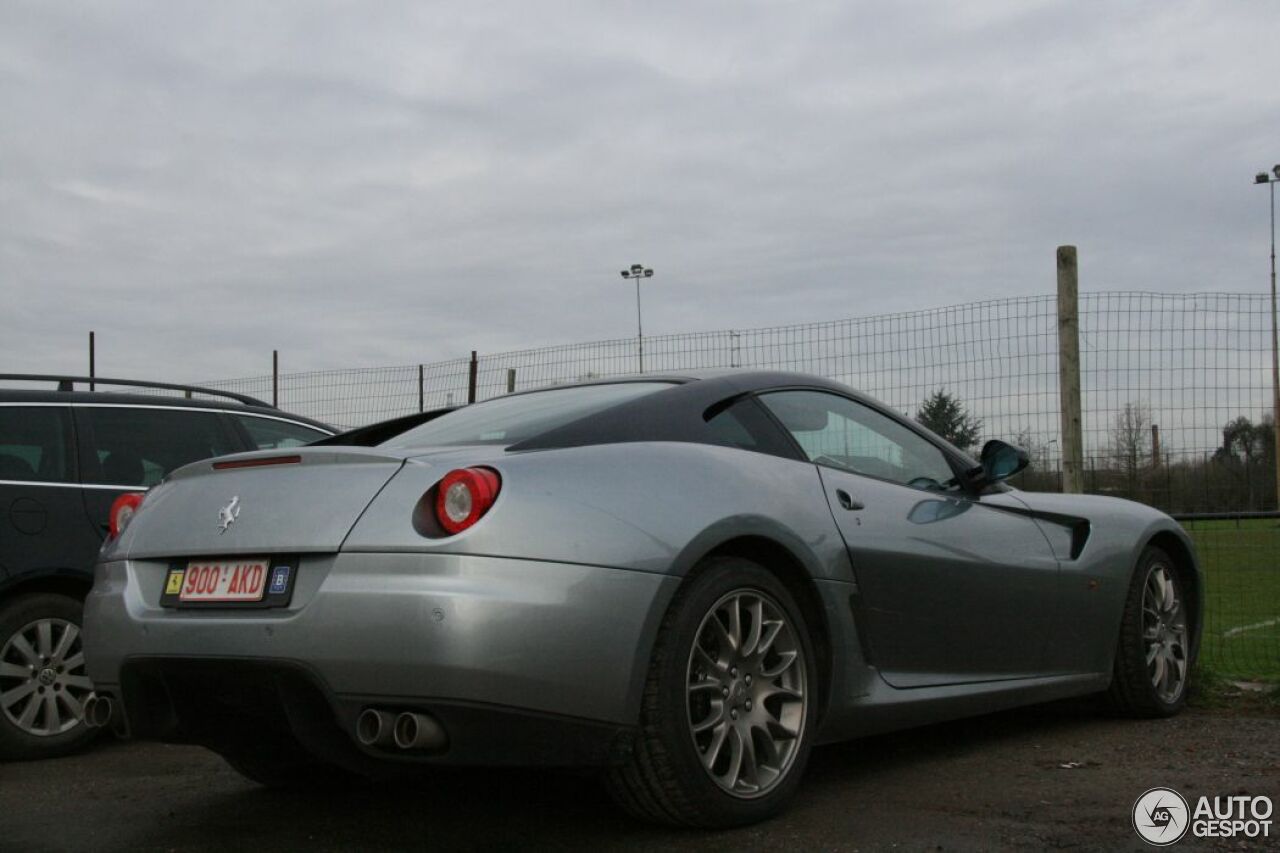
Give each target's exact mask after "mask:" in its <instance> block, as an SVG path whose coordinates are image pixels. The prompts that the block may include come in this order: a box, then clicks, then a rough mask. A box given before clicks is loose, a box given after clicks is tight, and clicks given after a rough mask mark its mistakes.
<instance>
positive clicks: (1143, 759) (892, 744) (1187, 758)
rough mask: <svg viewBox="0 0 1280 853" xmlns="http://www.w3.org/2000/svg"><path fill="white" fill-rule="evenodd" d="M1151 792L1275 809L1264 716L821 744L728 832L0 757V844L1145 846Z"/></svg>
mask: <svg viewBox="0 0 1280 853" xmlns="http://www.w3.org/2000/svg"><path fill="white" fill-rule="evenodd" d="M1157 785H1162V786H1167V787H1171V788H1174V789H1175V790H1177V791H1179V792H1181V793H1182V794H1183V795H1184V796H1186V797H1188V798H1189V799H1190V798H1192V796H1193V795H1194V796H1199V795H1201V794H1207V795H1211V796H1212V795H1228V794H1241V793H1248V794H1265V795H1268V796H1270V797H1272V799H1273V801H1275V800H1280V717H1276V716H1259V715H1239V714H1231V713H1226V712H1219V711H1214V712H1206V711H1193V712H1188V713H1185V714H1183V715H1182V716H1180V717H1177V718H1174V719H1171V720H1160V721H1143V722H1135V721H1128V720H1117V719H1109V718H1105V717H1100V716H1099V715H1098V714H1097V713H1096V712H1095V711H1094V710H1093V709H1092V708H1091V707H1089V706H1087V705H1082V704H1080V703H1068V704H1056V705H1047V706H1040V707H1036V708H1031V709H1027V710H1021V711H1016V712H1010V713H1004V714H997V715H992V716H987V717H981V718H977V719H972V720H965V721H961V722H956V723H948V724H943V725H937V726H931V727H928V728H924V729H917V730H914V731H908V732H902V733H897V734H893V735H885V736H881V737H876V738H869V739H864V740H861V741H855V742H852V743H848V744H842V745H839V746H834V747H824V748H822V749H819V750H817V751H815V753H814V756H813V760H812V762H811V764H810V767H809V772H808V774H807V777H806V781H805V784H804V785H803V786H802V788H801V790H800V796H799V797H798V799H797V800H796V802H795V804H794V806H793V808H792V809H791V810H790V811H789V812H787V813H786V814H785V815H784V816H782V817H781V818H778V819H777V820H774V821H772V822H770V823H767V824H762V825H759V826H755V827H750V828H747V829H742V830H737V831H733V832H725V833H708V832H687V831H673V830H670V829H663V828H656V827H650V826H646V825H643V824H639V823H636V822H633V821H632V820H630V819H629V818H627V817H626V816H625V815H623V814H622V813H621V812H619V811H618V810H617V809H616V808H615V807H614V806H613V805H612V803H611V802H610V801H609V799H608V798H607V796H606V795H605V794H604V793H603V791H602V790H601V789H600V787H599V786H598V785H596V784H595V782H594V780H592V779H589V778H584V777H581V776H576V775H573V774H565V773H554V772H543V771H508V770H501V771H499V770H491V771H483V772H481V771H467V772H464V773H458V772H453V773H448V774H444V775H440V776H437V777H433V778H432V779H431V780H428V781H423V782H420V783H414V784H412V785H403V784H401V785H396V786H374V787H367V788H361V789H358V790H354V791H346V792H332V793H322V794H317V793H305V794H303V793H280V792H271V791H266V790H263V789H261V788H258V787H255V786H254V785H252V784H250V783H248V782H245V781H243V780H242V779H241V778H240V777H239V776H237V775H236V774H235V773H234V772H233V771H231V770H230V769H229V768H227V767H226V765H224V764H223V763H222V761H221V760H220V759H219V758H217V757H216V756H214V755H212V754H211V753H208V752H205V751H203V750H200V749H195V748H187V747H175V746H163V745H156V744H134V743H113V742H108V743H103V744H101V745H100V746H98V747H97V748H95V749H94V750H93V751H91V752H89V753H88V754H85V755H81V756H77V757H74V758H67V759H61V760H57V761H46V762H37V763H29V764H7V765H0V849H3V850H6V851H7V850H13V851H33V850H183V851H186V850H228V849H254V850H309V851H321V850H371V849H379V850H385V849H418V850H421V849H431V850H449V849H464V850H508V849H529V848H535V849H592V850H661V851H678V850H695V851H720V850H736V851H742V850H849V851H856V850H887V849H903V850H979V849H981V850H990V849H1014V848H1017V849H1037V850H1041V849H1053V848H1071V849H1084V850H1095V849H1096V850H1149V849H1152V848H1149V847H1147V846H1146V845H1145V844H1144V843H1143V842H1141V841H1140V840H1139V838H1138V837H1137V835H1136V834H1135V833H1134V831H1133V829H1132V827H1131V826H1130V810H1131V808H1132V806H1133V803H1134V801H1135V800H1136V799H1137V797H1138V796H1139V795H1140V794H1141V793H1142V792H1143V791H1145V790H1146V789H1148V788H1151V787H1153V786H1157ZM1193 802H1194V801H1193ZM1278 825H1280V824H1278ZM1266 847H1270V848H1272V849H1280V840H1277V839H1276V838H1274V837H1273V838H1271V839H1269V840H1268V841H1266V842H1253V843H1242V842H1241V841H1238V840H1237V841H1225V840H1218V841H1217V842H1216V843H1214V844H1206V842H1202V841H1196V840H1194V839H1192V838H1191V837H1190V836H1188V837H1187V838H1185V839H1184V840H1183V841H1182V842H1180V843H1179V844H1178V845H1176V847H1175V848H1174V849H1179V850H1180V849H1230V850H1239V849H1264V848H1266Z"/></svg>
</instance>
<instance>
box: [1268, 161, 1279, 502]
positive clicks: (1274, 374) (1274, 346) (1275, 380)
mask: <svg viewBox="0 0 1280 853" xmlns="http://www.w3.org/2000/svg"><path fill="white" fill-rule="evenodd" d="M1276 180H1280V178H1273V179H1272V180H1271V181H1270V182H1269V183H1268V187H1269V189H1270V190H1271V431H1272V433H1274V434H1275V447H1274V448H1272V457H1273V460H1272V461H1274V462H1275V468H1276V508H1277V509H1280V344H1278V343H1277V334H1276Z"/></svg>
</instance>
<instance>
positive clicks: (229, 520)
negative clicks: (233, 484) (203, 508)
mask: <svg viewBox="0 0 1280 853" xmlns="http://www.w3.org/2000/svg"><path fill="white" fill-rule="evenodd" d="M239 517H240V496H239V495H236V496H235V497H234V498H232V499H231V503H229V504H227V505H226V506H224V507H223V508H222V509H220V510H218V533H219V534H222V533H226V532H227V528H229V527H230V526H231V525H233V524H235V523H236V519H237V518H239Z"/></svg>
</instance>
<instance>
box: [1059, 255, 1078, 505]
mask: <svg viewBox="0 0 1280 853" xmlns="http://www.w3.org/2000/svg"><path fill="white" fill-rule="evenodd" d="M1079 296H1080V272H1079V265H1078V262H1077V258H1076V247H1075V246H1059V247H1058V395H1059V398H1060V401H1061V402H1060V406H1061V409H1062V491H1064V492H1066V493H1068V494H1079V493H1081V492H1083V491H1084V429H1083V424H1082V423H1081V412H1080V305H1079V302H1080V299H1079Z"/></svg>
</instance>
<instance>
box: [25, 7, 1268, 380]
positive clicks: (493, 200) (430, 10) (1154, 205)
mask: <svg viewBox="0 0 1280 853" xmlns="http://www.w3.org/2000/svg"><path fill="white" fill-rule="evenodd" d="M1278 23H1280V17H1278V16H1277V7H1276V5H1275V3H1274V2H1271V0H1259V2H1230V0H1218V1H1217V2H1205V3H1182V2H1167V0H1166V2H1150V3H1138V2H1126V3H1114V2H1105V3H1086V2H1079V0H1076V2H1030V0H1010V2H988V3H977V2H966V3H913V2H894V3H888V2H884V3H878V4H862V3H854V2H832V3H823V2H803V3H782V2H775V3H751V2H743V0H735V2H725V3H697V2H687V1H686V2H679V3H666V2H654V0H649V2H643V3H620V2H609V3H594V4H592V3H585V2H565V3H556V2H511V3H484V2H475V1H474V0H473V1H472V2H465V3H463V2H455V3H422V2H418V3H404V4H398V3H390V2H360V3H319V2H308V3H298V4H292V3H282V2H270V3H263V2H257V1H256V0H255V2H249V3H232V2H225V0H219V2H217V3H208V2H200V3H179V2H172V0H164V2H157V3H153V4H144V3H115V4H107V3H84V4H75V3H70V2H56V3H55V2H46V0H38V1H37V2H32V3H24V2H14V0H0V297H2V301H3V304H2V309H3V310H2V312H0V372H8V371H23V372H49V371H59V372H84V371H85V370H86V369H87V354H86V352H87V337H88V332H89V330H90V329H94V330H96V331H97V336H98V372H99V374H101V375H110V376H134V377H142V378H155V379H169V380H185V381H195V380H201V379H217V378H229V377H235V376H247V375H258V374H262V373H266V372H269V370H270V356H271V350H272V349H273V348H275V349H279V350H281V353H282V369H284V370H289V371H294V370H313V369H324V368H334V367H364V366H376V365H386V364H409V363H416V362H421V361H435V360H440V359H446V358H453V357H457V356H462V355H465V354H466V353H467V352H468V351H469V350H472V349H477V350H480V351H482V352H484V351H490V352H492V351H496V350H503V349H514V348H523V347H530V346H541V345H547V344H555V343H563V342H571V341H581V340H594V339H600V338H618V337H626V336H628V335H633V334H634V333H635V302H634V298H635V297H634V290H632V289H631V288H630V286H629V285H628V284H627V283H626V282H624V281H623V280H622V278H621V277H620V276H619V275H618V270H619V269H621V268H622V267H624V266H628V265H630V264H631V263H632V262H635V261H639V262H643V263H645V264H648V265H650V266H652V267H653V268H654V269H656V271H657V273H656V275H655V276H654V278H652V279H650V280H648V281H646V282H645V284H644V288H645V302H644V304H645V315H644V319H645V329H646V333H650V334H661V333H666V332H679V331H691V330H697V329H714V328H729V327H734V328H749V327H756V326H767V325H775V324H782V323H792V322H810V321H816V320H823V319H835V318H840V317H850V316H865V315H870V314H880V313H886V312H894V311H902V310H910V309H915V308H922V307H931V306H939V305H947V304H954V303H959V302H966V301H969V300H975V299H986V298H995V297H1000V296H1003V295H1007V294H1020V295H1027V294H1039V293H1048V292H1051V291H1052V290H1053V286H1054V247H1055V246H1056V245H1058V244H1060V243H1068V242H1069V243H1076V244H1078V245H1079V247H1080V257H1081V275H1082V282H1081V286H1082V288H1083V289H1087V290H1119V289H1133V290H1156V291H1171V292H1172V291H1186V292H1191V291H1261V290H1264V289H1266V287H1267V251H1268V245H1267V244H1268V220H1267V198H1266V196H1267V192H1266V190H1265V189H1264V188H1261V187H1255V186H1252V185H1251V182H1252V176H1253V174H1254V173H1255V172H1257V171H1259V170H1260V169H1267V168H1269V167H1270V166H1271V165H1273V164H1274V163H1277V162H1280V89H1278V84H1280V30H1278V29H1277V24H1278Z"/></svg>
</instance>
